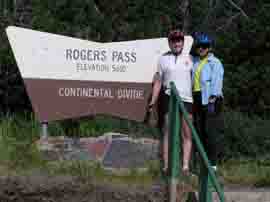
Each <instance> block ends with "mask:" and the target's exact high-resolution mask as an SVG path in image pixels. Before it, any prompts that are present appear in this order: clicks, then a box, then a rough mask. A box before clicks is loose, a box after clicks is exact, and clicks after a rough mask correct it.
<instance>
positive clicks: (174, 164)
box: [169, 92, 181, 202]
mask: <svg viewBox="0 0 270 202" xmlns="http://www.w3.org/2000/svg"><path fill="white" fill-rule="evenodd" d="M169 124H170V125H169V145H170V146H169V151H170V152H169V154H170V156H169V169H170V202H176V200H177V185H178V180H179V169H180V163H179V161H180V158H179V157H180V154H179V145H180V138H179V131H180V125H181V123H180V119H179V105H178V103H177V100H176V97H175V96H174V94H173V92H171V96H170V105H169Z"/></svg>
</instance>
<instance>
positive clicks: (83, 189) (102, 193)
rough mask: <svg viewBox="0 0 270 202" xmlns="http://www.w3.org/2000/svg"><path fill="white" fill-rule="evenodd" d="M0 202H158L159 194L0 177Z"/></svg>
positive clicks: (67, 179)
mask: <svg viewBox="0 0 270 202" xmlns="http://www.w3.org/2000/svg"><path fill="white" fill-rule="evenodd" d="M0 187H1V188H0V201H1V202H15V201H16V202H45V201H46V202H66V201H69V202H88V201H89V202H90V201H91V202H116V201H117V202H127V201H129V202H133V201H134V202H135V201H136V202H137V201H138V202H139V201H140V202H141V201H147V202H154V201H155V202H161V201H164V195H163V192H162V191H160V190H158V189H151V190H150V189H143V188H136V187H129V186H113V187H112V186H109V185H104V184H103V185H94V184H88V185H86V184H83V183H81V182H80V181H79V180H76V179H75V178H72V177H48V176H31V177H29V176H28V177H1V178H0Z"/></svg>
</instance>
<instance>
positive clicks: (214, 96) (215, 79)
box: [192, 33, 224, 170]
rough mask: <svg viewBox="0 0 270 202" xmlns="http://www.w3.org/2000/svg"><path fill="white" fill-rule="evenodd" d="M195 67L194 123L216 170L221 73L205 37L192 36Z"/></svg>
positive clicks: (193, 86)
mask: <svg viewBox="0 0 270 202" xmlns="http://www.w3.org/2000/svg"><path fill="white" fill-rule="evenodd" d="M194 38H195V52H196V54H197V56H196V57H194V66H193V69H192V91H193V103H194V112H193V113H194V114H193V116H194V123H195V127H196V129H197V131H198V132H199V136H200V139H201V141H202V143H203V146H204V148H205V150H206V153H207V155H208V157H209V160H210V163H211V165H212V166H213V168H214V169H215V170H216V161H217V153H218V152H217V149H218V145H217V139H218V135H219V134H217V131H218V130H217V129H218V128H217V127H220V124H217V120H220V116H221V113H220V112H221V103H222V99H223V93H222V87H223V75H224V69H223V65H222V63H221V62H220V60H219V59H218V58H217V57H215V56H214V54H213V53H212V52H211V46H212V43H213V41H212V39H211V38H210V37H209V36H208V35H207V34H205V33H198V34H195V37H194Z"/></svg>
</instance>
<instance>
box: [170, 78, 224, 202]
mask: <svg viewBox="0 0 270 202" xmlns="http://www.w3.org/2000/svg"><path fill="white" fill-rule="evenodd" d="M170 87H171V97H172V98H171V99H175V100H176V103H177V104H175V105H177V106H180V110H181V112H182V114H183V117H184V119H185V121H186V122H187V124H188V126H189V128H190V129H191V132H192V137H193V140H194V143H195V146H196V147H197V149H198V152H199V154H200V156H201V159H202V164H203V166H202V167H203V169H202V170H201V173H202V176H203V177H202V179H201V180H200V181H201V188H202V189H201V190H200V192H204V193H199V195H200V196H201V197H200V198H201V199H200V202H210V201H212V192H210V190H209V189H210V187H209V184H211V186H212V187H213V188H215V190H216V192H217V194H218V196H219V199H220V201H221V202H224V201H225V197H224V193H223V191H222V189H221V186H220V185H219V183H218V181H217V178H216V176H215V174H214V171H213V168H212V167H211V165H210V162H209V160H208V157H207V154H206V152H205V151H204V148H203V145H202V143H201V141H200V139H199V136H198V134H197V132H196V130H195V128H194V126H193V124H192V122H191V121H190V120H189V118H188V114H187V112H186V110H185V107H184V104H183V102H182V100H181V97H180V96H179V95H178V93H177V90H176V87H175V85H174V83H173V82H171V83H170ZM170 113H172V112H170ZM171 124H172V127H171V129H173V123H171ZM178 163H179V161H178ZM209 180H210V181H209ZM209 182H211V183H209ZM210 195H211V197H210ZM205 196H206V197H205ZM207 200H210V201H207Z"/></svg>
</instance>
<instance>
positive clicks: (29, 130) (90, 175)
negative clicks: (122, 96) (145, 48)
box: [0, 114, 270, 187]
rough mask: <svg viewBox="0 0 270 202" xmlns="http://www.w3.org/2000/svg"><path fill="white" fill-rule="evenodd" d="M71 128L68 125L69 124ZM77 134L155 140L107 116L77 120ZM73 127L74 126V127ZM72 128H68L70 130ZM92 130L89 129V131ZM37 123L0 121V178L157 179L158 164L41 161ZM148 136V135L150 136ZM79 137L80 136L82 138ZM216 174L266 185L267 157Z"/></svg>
mask: <svg viewBox="0 0 270 202" xmlns="http://www.w3.org/2000/svg"><path fill="white" fill-rule="evenodd" d="M71 125H72V124H71ZM75 126H76V127H77V129H79V130H77V131H79V135H81V134H82V132H85V133H86V132H87V131H88V133H87V134H86V135H85V136H87V137H88V136H95V134H96V133H98V134H103V133H104V132H111V130H115V131H114V132H125V133H126V134H129V133H132V134H133V135H134V136H135V137H141V136H145V134H147V135H148V137H149V135H150V137H156V133H155V132H156V131H154V129H152V128H149V127H147V126H143V127H142V126H141V125H140V124H133V123H132V122H127V121H123V120H121V119H115V118H112V117H109V118H107V119H106V117H102V116H100V117H98V118H97V119H95V120H94V121H93V120H86V119H85V120H81V122H80V123H79V125H76V124H75ZM75 126H74V127H75ZM71 128H72V127H71ZM91 128H92V129H91ZM66 131H67V130H66V128H65V126H63V124H62V123H61V122H54V123H51V124H50V125H49V132H50V135H51V136H53V135H65V132H66ZM39 133H40V124H39V123H38V122H37V121H36V120H35V119H34V118H33V116H31V115H29V114H26V115H23V116H9V117H5V118H3V119H2V120H1V122H0V175H6V174H8V173H22V174H23V173H26V172H28V173H31V172H33V171H35V170H40V171H41V172H45V173H49V174H50V175H59V174H65V175H72V176H76V177H78V178H80V179H82V180H84V181H89V180H92V181H97V182H108V183H116V184H121V183H124V184H128V185H132V184H133V185H134V184H140V185H144V186H146V185H149V184H151V183H153V182H154V181H155V180H157V179H160V177H161V173H160V170H159V168H160V166H159V163H158V162H149V164H148V165H146V167H147V168H148V169H147V170H146V171H143V172H142V171H140V170H137V169H131V170H129V172H125V173H123V174H121V175H117V174H114V173H112V172H108V171H107V170H104V169H103V168H102V167H101V165H100V164H97V163H94V162H81V161H74V162H73V161H69V162H66V161H63V162H62V161H61V162H48V161H45V160H43V159H42V155H41V153H40V151H39V150H38V149H37V147H36V144H35V142H36V141H37V140H38V139H39V136H40V134H39ZM151 135H152V136H151ZM85 136H83V135H82V137H85ZM218 174H219V175H221V176H222V178H223V179H224V180H225V183H229V184H239V185H249V186H259V187H262V186H270V158H266V157H265V158H261V159H256V158H254V159H246V158H242V159H241V158H237V159H230V160H226V161H225V162H222V163H221V165H220V166H219V170H218Z"/></svg>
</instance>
